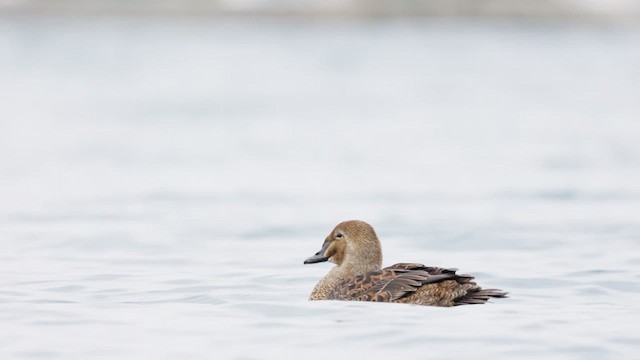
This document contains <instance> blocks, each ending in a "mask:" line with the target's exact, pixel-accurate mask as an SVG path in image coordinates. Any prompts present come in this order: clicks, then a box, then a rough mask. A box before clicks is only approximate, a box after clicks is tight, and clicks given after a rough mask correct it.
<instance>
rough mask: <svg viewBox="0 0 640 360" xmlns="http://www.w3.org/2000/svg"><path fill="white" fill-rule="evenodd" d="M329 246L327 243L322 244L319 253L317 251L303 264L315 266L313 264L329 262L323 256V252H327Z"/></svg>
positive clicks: (326, 257)
mask: <svg viewBox="0 0 640 360" xmlns="http://www.w3.org/2000/svg"><path fill="white" fill-rule="evenodd" d="M330 244H331V243H330V242H329V241H326V242H325V243H324V244H322V249H320V251H318V252H317V253H316V254H315V255H313V256H311V257H310V258H308V259H307V260H305V261H304V263H305V264H315V263H319V262H325V261H327V260H329V257H328V256H324V252H325V251H327V248H329V245H330Z"/></svg>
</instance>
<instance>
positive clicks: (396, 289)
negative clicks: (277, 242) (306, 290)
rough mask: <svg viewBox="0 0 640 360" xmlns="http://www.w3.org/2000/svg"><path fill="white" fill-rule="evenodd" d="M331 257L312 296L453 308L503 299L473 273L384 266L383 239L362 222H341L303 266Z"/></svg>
mask: <svg viewBox="0 0 640 360" xmlns="http://www.w3.org/2000/svg"><path fill="white" fill-rule="evenodd" d="M322 261H330V262H333V263H335V264H336V266H335V267H334V268H332V269H331V270H330V271H329V273H328V274H327V275H326V276H325V277H323V278H322V279H321V280H320V281H319V282H318V284H317V285H316V286H315V288H314V289H313V291H312V292H311V295H310V296H309V299H310V300H357V301H378V302H399V303H410V304H419V305H433V306H454V305H463V304H483V303H485V302H486V301H487V300H488V299H490V298H492V297H505V296H506V293H505V292H503V291H500V290H496V289H481V288H480V287H479V286H478V285H476V283H475V282H473V281H472V280H473V277H472V276H469V275H460V274H456V269H445V268H437V267H428V266H424V265H422V264H412V263H400V264H395V265H392V266H389V267H386V268H384V269H381V267H382V265H381V264H382V250H381V247H380V241H379V240H378V237H377V235H376V233H375V231H374V230H373V228H372V227H371V225H369V224H367V223H366V222H364V221H359V220H351V221H345V222H342V223H340V224H338V225H337V226H336V227H335V228H334V229H333V231H332V232H331V233H330V234H329V236H327V238H326V239H325V241H324V243H323V246H322V249H321V250H320V251H318V253H316V254H315V255H314V256H312V257H310V258H308V259H307V260H305V264H311V263H316V262H322Z"/></svg>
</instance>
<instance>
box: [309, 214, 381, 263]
mask: <svg viewBox="0 0 640 360" xmlns="http://www.w3.org/2000/svg"><path fill="white" fill-rule="evenodd" d="M324 261H329V262H332V263H334V264H336V265H338V266H342V265H343V264H344V265H360V266H359V267H362V268H365V269H370V268H374V269H375V268H377V269H379V268H380V267H381V266H382V249H381V246H380V241H379V240H378V236H377V235H376V232H375V231H374V230H373V227H371V225H369V224H367V223H366V222H364V221H360V220H350V221H345V222H341V223H340V224H338V225H337V226H336V227H335V228H334V229H333V230H332V231H331V233H329V235H328V236H327V238H326V239H325V240H324V243H323V244H322V248H321V249H320V251H318V252H317V253H316V254H315V255H313V256H311V257H309V258H308V259H306V260H305V261H304V263H305V264H314V263H319V262H324Z"/></svg>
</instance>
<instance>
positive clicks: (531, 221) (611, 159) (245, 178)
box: [0, 17, 640, 359]
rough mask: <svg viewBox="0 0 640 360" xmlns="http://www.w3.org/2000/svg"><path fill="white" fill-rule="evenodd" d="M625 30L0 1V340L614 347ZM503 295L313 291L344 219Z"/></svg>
mask: <svg viewBox="0 0 640 360" xmlns="http://www.w3.org/2000/svg"><path fill="white" fill-rule="evenodd" d="M638 43H640V29H639V28H638V27H635V26H630V27H611V26H605V25H578V24H560V23H557V24H556V23H550V24H532V23H528V24H517V23H485V22H464V21H449V22H441V21H437V22H436V21H432V22H378V21H372V22H347V21H334V22H302V21H283V20H279V21H267V20H255V19H250V20H211V19H199V20H187V19H159V18H98V17H87V18H82V17H55V18H51V17H18V18H8V17H5V18H2V19H0V77H1V78H2V82H1V84H0V96H2V99H3V104H2V107H1V108H0V170H1V171H0V197H1V198H2V201H0V248H1V252H0V304H1V306H0V335H1V336H0V357H2V358H3V359H4V358H6V359H31V358H41V359H71V358H78V359H103V358H104V359H122V358H129V359H136V358H153V359H185V358H189V359H210V358H224V359H299V358H310V359H315V358H317V359H320V358H323V359H325V358H328V357H331V358H350V357H365V356H369V357H373V358H383V357H398V356H402V357H413V358H426V357H428V358H433V359H449V358H453V357H468V356H471V355H470V354H472V356H473V357H474V358H489V357H491V358H494V359H513V358H531V359H539V358H559V359H567V358H573V359H602V358H621V357H622V358H630V357H633V356H635V354H637V353H638V351H640V336H639V335H638V334H640V331H639V330H640V329H639V328H638V325H637V324H638V322H639V321H640V318H639V315H638V314H640V306H639V305H638V304H639V303H640V285H639V283H640V271H639V269H640V222H639V220H640V218H639V215H638V214H639V213H640V185H639V184H640V142H639V141H638V139H639V138H640V121H639V120H638V119H639V118H638V115H639V114H640V102H639V101H638V99H640V68H639V67H638V64H640V47H638V46H637V44H638ZM352 218H359V219H363V220H366V221H368V222H370V223H371V224H373V225H374V226H375V227H376V229H377V230H378V233H379V235H380V237H381V239H382V242H383V249H384V253H385V264H389V265H390V264H393V263H396V262H422V263H426V264H429V265H433V266H446V267H458V268H460V270H461V271H462V272H464V273H471V274H474V275H475V276H476V277H477V280H478V282H479V283H480V284H481V285H483V286H486V287H496V288H502V289H505V290H508V291H510V294H511V297H510V298H509V299H504V300H495V301H493V302H492V303H491V304H488V305H486V306H464V307H456V308H452V309H442V308H432V307H420V306H405V305H396V304H371V303H347V302H308V301H306V298H307V296H308V294H309V292H310V291H311V289H312V287H313V285H314V284H315V282H316V281H317V280H318V279H319V278H320V277H321V276H322V275H323V274H324V273H325V272H326V271H328V269H329V268H330V265H329V264H318V265H314V266H303V265H302V261H303V260H304V259H305V258H306V257H308V256H310V255H312V254H313V253H315V252H316V251H317V250H318V249H319V247H320V245H321V242H322V240H323V239H324V237H325V236H326V234H327V233H328V232H329V231H330V230H331V228H332V227H333V226H334V225H335V224H336V223H338V222H339V221H342V220H347V219H352Z"/></svg>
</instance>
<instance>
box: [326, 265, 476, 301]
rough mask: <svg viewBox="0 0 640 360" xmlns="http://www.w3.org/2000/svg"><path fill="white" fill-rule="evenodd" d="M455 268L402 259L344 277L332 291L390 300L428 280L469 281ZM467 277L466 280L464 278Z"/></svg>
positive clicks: (351, 297) (338, 295) (349, 296)
mask: <svg viewBox="0 0 640 360" xmlns="http://www.w3.org/2000/svg"><path fill="white" fill-rule="evenodd" d="M455 272H456V269H444V268H436V267H428V266H424V265H422V264H413V263H400V264H395V265H392V266H389V267H386V268H384V269H382V270H379V271H373V272H369V273H366V274H359V275H357V276H356V277H354V278H352V279H345V280H343V281H342V282H341V283H340V284H338V286H336V288H335V289H334V291H333V293H332V294H331V295H330V298H331V299H336V300H358V301H380V302H390V301H394V300H397V299H399V298H402V297H404V296H407V295H409V294H412V293H414V292H415V291H416V290H418V288H420V287H421V286H423V285H426V284H432V283H437V282H441V281H445V280H457V281H464V280H467V281H469V280H470V279H472V277H471V276H468V275H457V274H456V273H455ZM463 279H464V280H463Z"/></svg>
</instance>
